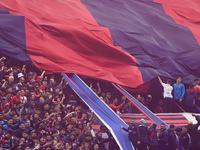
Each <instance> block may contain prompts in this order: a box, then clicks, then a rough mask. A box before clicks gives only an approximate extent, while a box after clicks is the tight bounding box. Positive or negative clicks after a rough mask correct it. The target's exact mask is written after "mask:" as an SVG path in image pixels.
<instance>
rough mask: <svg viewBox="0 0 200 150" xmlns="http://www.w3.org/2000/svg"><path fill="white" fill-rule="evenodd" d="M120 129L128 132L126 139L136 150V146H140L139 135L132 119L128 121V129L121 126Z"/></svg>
mask: <svg viewBox="0 0 200 150" xmlns="http://www.w3.org/2000/svg"><path fill="white" fill-rule="evenodd" d="M121 128H122V129H123V130H124V131H126V132H128V138H129V140H130V141H131V142H132V144H133V146H134V148H135V149H137V144H138V145H139V144H140V141H139V139H140V135H139V131H138V128H137V126H136V125H135V120H134V119H131V120H130V125H129V127H128V129H126V128H124V127H122V126H121Z"/></svg>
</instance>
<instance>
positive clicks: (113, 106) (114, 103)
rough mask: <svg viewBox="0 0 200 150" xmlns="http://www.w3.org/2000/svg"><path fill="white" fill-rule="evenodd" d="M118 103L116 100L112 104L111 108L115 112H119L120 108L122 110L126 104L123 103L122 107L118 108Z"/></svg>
mask: <svg viewBox="0 0 200 150" xmlns="http://www.w3.org/2000/svg"><path fill="white" fill-rule="evenodd" d="M117 103H118V99H117V98H115V99H114V100H113V102H112V104H110V105H109V106H110V108H112V110H113V111H115V112H117V110H119V109H120V108H122V106H123V105H124V102H122V103H121V104H120V105H118V106H116V105H117Z"/></svg>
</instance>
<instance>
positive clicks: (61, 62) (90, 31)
mask: <svg viewBox="0 0 200 150" xmlns="http://www.w3.org/2000/svg"><path fill="white" fill-rule="evenodd" d="M0 8H3V9H6V10H9V11H10V13H11V14H13V15H22V16H25V31H26V47H27V52H28V54H29V55H30V57H31V59H32V61H33V63H34V65H36V66H37V67H38V68H39V69H40V70H41V71H43V70H45V71H46V72H47V73H77V74H80V75H85V76H89V77H93V78H98V79H103V80H106V81H110V82H114V83H117V84H120V85H123V86H127V87H133V88H134V87H137V86H138V85H141V84H142V83H143V80H142V75H141V72H140V71H139V69H138V68H137V66H136V61H135V59H134V57H132V56H131V55H130V54H128V53H126V52H123V51H122V50H121V48H120V47H116V46H114V45H113V39H112V37H111V35H110V31H109V30H108V29H107V28H105V27H101V26H99V25H98V23H97V22H96V21H95V19H94V18H93V17H92V15H91V14H90V12H89V11H88V10H87V8H86V7H85V5H83V4H82V3H81V2H80V0H73V1H71V0H59V1H58V0H54V1H49V0H42V1H41V0H34V1H24V0H18V1H15V0H10V1H5V2H1V3H0Z"/></svg>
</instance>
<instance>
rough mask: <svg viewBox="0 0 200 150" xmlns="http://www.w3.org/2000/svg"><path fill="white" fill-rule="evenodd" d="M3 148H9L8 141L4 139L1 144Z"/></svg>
mask: <svg viewBox="0 0 200 150" xmlns="http://www.w3.org/2000/svg"><path fill="white" fill-rule="evenodd" d="M2 147H3V148H4V149H9V148H10V145H9V143H8V140H4V142H3V146H2Z"/></svg>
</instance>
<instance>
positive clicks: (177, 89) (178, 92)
mask: <svg viewBox="0 0 200 150" xmlns="http://www.w3.org/2000/svg"><path fill="white" fill-rule="evenodd" d="M173 89H174V101H175V102H176V103H177V104H178V105H179V106H180V107H182V108H183V99H184V95H185V86H184V85H183V84H182V83H181V77H176V83H175V84H173ZM173 106H174V108H173V112H180V109H179V108H177V106H176V105H173Z"/></svg>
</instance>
